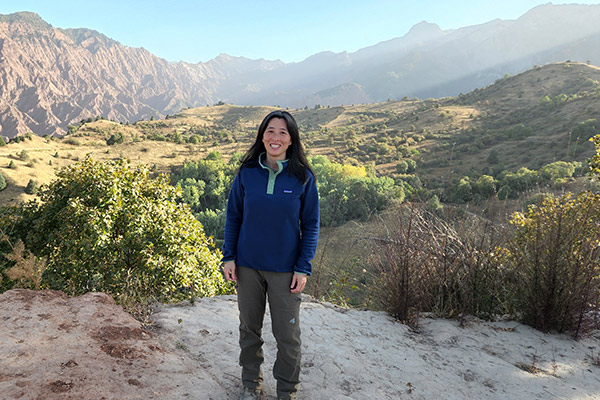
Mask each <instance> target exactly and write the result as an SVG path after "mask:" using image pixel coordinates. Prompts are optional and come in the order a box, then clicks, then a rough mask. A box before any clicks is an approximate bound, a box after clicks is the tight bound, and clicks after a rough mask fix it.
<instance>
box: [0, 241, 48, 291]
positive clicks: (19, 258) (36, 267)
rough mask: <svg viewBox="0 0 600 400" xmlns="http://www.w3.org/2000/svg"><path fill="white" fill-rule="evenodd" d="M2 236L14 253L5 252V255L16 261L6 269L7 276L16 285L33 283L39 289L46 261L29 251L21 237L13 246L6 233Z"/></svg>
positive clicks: (23, 285) (24, 285)
mask: <svg viewBox="0 0 600 400" xmlns="http://www.w3.org/2000/svg"><path fill="white" fill-rule="evenodd" d="M2 238H3V239H4V240H6V241H7V242H8V244H9V245H10V247H11V249H12V253H8V254H3V255H4V257H6V258H7V259H8V260H10V261H14V262H15V265H13V266H12V267H11V268H9V269H8V270H6V276H8V277H9V278H10V279H11V280H13V281H15V282H16V286H20V287H30V286H31V284H33V286H34V287H35V289H38V290H39V288H40V284H41V281H42V274H43V273H44V269H45V268H46V261H45V260H43V259H39V258H37V257H36V256H34V255H33V254H31V253H30V252H29V251H27V250H26V249H25V244H24V243H23V241H22V240H20V239H19V241H18V242H17V243H16V244H15V245H14V246H13V245H12V244H11V243H10V241H9V240H8V237H7V236H6V235H4V234H2Z"/></svg>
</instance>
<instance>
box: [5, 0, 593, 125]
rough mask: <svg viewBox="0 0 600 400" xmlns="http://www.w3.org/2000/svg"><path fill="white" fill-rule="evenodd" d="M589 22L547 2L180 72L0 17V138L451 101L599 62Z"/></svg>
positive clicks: (85, 34) (117, 48) (30, 17)
mask: <svg viewBox="0 0 600 400" xmlns="http://www.w3.org/2000/svg"><path fill="white" fill-rule="evenodd" d="M599 20H600V5H574V4H573V5H552V4H547V5H544V6H539V7H536V8H534V9H532V10H531V11H529V12H528V13H526V14H525V15H523V16H522V17H521V18H519V19H517V20H514V21H503V20H499V19H498V20H493V21H490V22H487V23H485V24H480V25H475V26H469V27H464V28H461V29H456V30H447V31H443V30H441V29H440V28H439V27H438V26H437V25H435V24H431V23H427V22H424V21H423V22H420V23H419V24H417V25H415V26H414V27H413V28H412V29H411V30H410V31H409V32H408V33H407V34H406V35H404V36H402V37H399V38H395V39H391V40H387V41H384V42H381V43H379V44H377V45H374V46H370V47H367V48H364V49H361V50H359V51H357V52H355V53H346V52H342V53H332V52H322V53H319V54H315V55H313V56H311V57H309V58H307V59H306V60H304V61H302V62H298V63H288V64H286V63H283V62H281V61H268V60H262V59H261V60H250V59H247V58H244V57H232V56H229V55H226V54H222V55H220V56H218V57H216V58H215V59H213V60H210V61H209V62H206V63H198V64H189V63H184V62H179V63H171V62H168V61H166V60H164V59H162V58H159V57H156V56H154V55H153V54H151V53H150V52H148V51H147V50H145V49H143V48H132V47H127V46H124V45H122V44H120V43H119V42H116V41H114V40H112V39H109V38H107V37H106V36H104V35H102V34H101V33H98V32H95V31H91V30H88V29H56V28H53V27H52V26H51V25H49V24H47V23H46V22H45V21H43V20H42V19H41V18H40V17H39V16H37V15H36V14H34V13H16V14H11V15H4V16H2V15H0V89H1V91H0V127H1V128H0V135H2V136H5V137H12V136H15V135H17V134H24V133H26V132H29V131H33V132H34V133H36V134H39V135H44V134H54V133H59V134H62V133H64V132H65V129H66V127H67V125H68V124H72V123H74V122H78V121H80V120H81V119H84V118H88V117H94V116H97V115H102V116H104V117H107V118H109V119H114V120H117V121H126V120H127V121H130V122H134V121H136V120H139V119H148V118H149V117H151V116H154V117H162V116H165V115H166V114H173V113H177V112H179V111H180V110H181V109H182V108H185V107H196V106H204V105H207V104H214V103H217V102H218V101H224V102H227V103H234V104H240V105H278V106H281V107H299V108H303V107H304V106H308V107H312V106H313V105H315V104H321V105H341V104H346V105H348V104H358V103H370V102H378V101H385V100H387V99H401V98H404V97H405V96H409V97H420V98H428V97H436V98H438V97H445V96H454V95H458V94H459V93H461V92H462V93H466V92H468V91H470V90H473V89H475V88H478V87H482V86H486V85H488V84H490V83H492V82H494V81H495V80H497V79H499V78H501V77H503V76H505V75H506V74H516V73H519V72H522V71H524V70H526V69H529V68H531V67H532V66H533V65H544V64H547V63H550V62H556V61H565V60H567V59H569V60H573V61H583V62H586V61H589V62H590V63H591V64H596V65H598V64H600V24H598V23H597V21H599Z"/></svg>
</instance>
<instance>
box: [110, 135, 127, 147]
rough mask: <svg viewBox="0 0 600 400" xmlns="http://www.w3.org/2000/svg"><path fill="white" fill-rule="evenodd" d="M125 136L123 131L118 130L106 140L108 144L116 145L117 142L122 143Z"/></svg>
mask: <svg viewBox="0 0 600 400" xmlns="http://www.w3.org/2000/svg"><path fill="white" fill-rule="evenodd" d="M124 139H125V138H124V137H123V133H121V132H117V133H114V134H112V135H111V136H110V138H108V140H106V144H107V145H109V146H112V145H115V144H120V143H123V140H124Z"/></svg>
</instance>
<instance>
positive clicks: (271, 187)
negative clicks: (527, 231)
mask: <svg viewBox="0 0 600 400" xmlns="http://www.w3.org/2000/svg"><path fill="white" fill-rule="evenodd" d="M266 154H267V153H261V154H260V156H258V163H259V164H260V166H261V167H262V168H264V169H266V170H267V171H269V180H268V182H267V194H273V191H274V190H275V179H276V178H277V175H279V174H280V173H281V171H283V163H287V162H288V160H276V162H277V167H278V168H277V171H273V169H272V168H271V167H269V166H268V165H265V164H263V162H262V158H263V155H266Z"/></svg>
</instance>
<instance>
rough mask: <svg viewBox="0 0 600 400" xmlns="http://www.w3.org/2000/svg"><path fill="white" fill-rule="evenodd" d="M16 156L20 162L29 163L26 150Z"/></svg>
mask: <svg viewBox="0 0 600 400" xmlns="http://www.w3.org/2000/svg"><path fill="white" fill-rule="evenodd" d="M18 156H19V158H20V159H21V160H22V161H29V160H30V159H31V157H30V156H29V153H28V152H27V150H21V151H20V152H19V154H18Z"/></svg>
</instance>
